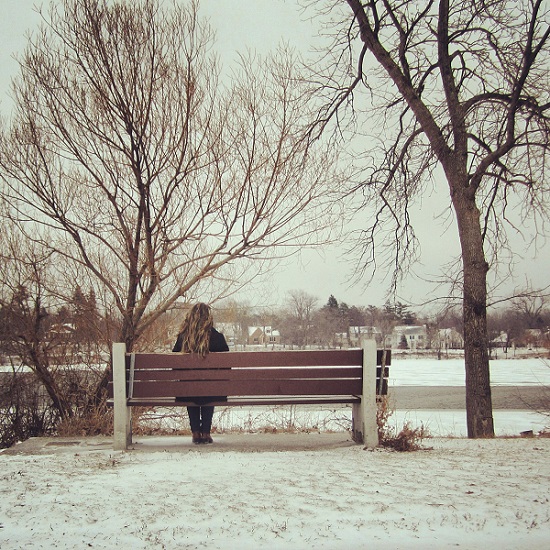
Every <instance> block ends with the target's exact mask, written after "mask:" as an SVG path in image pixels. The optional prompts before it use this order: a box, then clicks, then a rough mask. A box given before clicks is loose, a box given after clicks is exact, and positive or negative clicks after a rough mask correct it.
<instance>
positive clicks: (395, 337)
mask: <svg viewBox="0 0 550 550" xmlns="http://www.w3.org/2000/svg"><path fill="white" fill-rule="evenodd" d="M427 334H428V333H427V331H426V326H425V325H421V326H420V325H419V326H413V325H411V326H409V325H401V326H397V327H395V328H394V329H393V332H392V336H391V347H392V349H399V348H402V347H403V342H406V346H407V347H406V349H411V350H415V349H425V348H426V342H427Z"/></svg>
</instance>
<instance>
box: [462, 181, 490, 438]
mask: <svg viewBox="0 0 550 550" xmlns="http://www.w3.org/2000/svg"><path fill="white" fill-rule="evenodd" d="M455 189H456V188H455ZM453 204H454V207H455V212H456V216H457V222H458V230H459V235H460V243H461V246H462V262H463V277H464V294H463V317H464V355H465V362H466V415H467V425H468V437H470V438H480V437H494V435H495V433H494V426H493V406H492V401H491V383H490V371H489V354H488V344H489V341H488V335H487V272H488V269H489V266H488V264H487V261H486V260H485V254H484V251H483V240H482V232H481V225H480V213H479V209H478V208H477V206H476V203H475V195H474V193H472V192H471V190H469V189H468V188H461V190H460V191H456V192H455V194H454V196H453Z"/></svg>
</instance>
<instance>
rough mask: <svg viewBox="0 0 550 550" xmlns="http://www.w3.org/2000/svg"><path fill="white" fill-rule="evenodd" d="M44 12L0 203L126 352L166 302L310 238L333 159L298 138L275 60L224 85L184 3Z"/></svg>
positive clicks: (97, 0)
mask: <svg viewBox="0 0 550 550" xmlns="http://www.w3.org/2000/svg"><path fill="white" fill-rule="evenodd" d="M59 4H60V5H61V7H57V5H58V3H56V4H52V7H51V10H50V12H49V13H48V14H46V15H43V19H44V25H43V27H42V28H41V30H40V32H39V33H38V34H37V35H35V36H34V37H33V38H32V39H31V41H30V43H29V46H28V48H27V50H26V52H25V54H24V56H23V58H22V59H21V62H20V63H21V76H20V78H19V79H18V81H16V82H15V84H14V95H15V99H16V112H15V113H14V115H13V117H12V122H11V127H10V128H8V129H6V131H5V132H4V133H3V136H2V138H1V143H0V167H1V174H2V181H3V188H2V194H3V198H4V200H5V201H6V202H7V204H9V206H10V208H11V216H12V217H13V218H14V219H16V220H17V221H18V222H19V224H20V226H21V228H22V230H23V231H24V233H25V235H26V238H27V239H29V240H35V241H37V242H40V243H41V244H42V245H43V246H45V247H47V248H49V249H50V250H51V251H53V252H54V253H55V254H56V255H58V256H59V257H61V258H64V259H65V260H66V262H65V265H67V266H68V267H67V269H74V270H75V271H77V270H79V271H82V268H84V269H85V270H86V271H87V273H88V275H89V276H90V277H91V279H92V280H93V282H94V289H95V291H96V293H97V295H98V297H103V296H107V297H108V298H107V303H110V304H112V305H113V304H114V306H115V308H116V310H117V312H118V315H119V316H120V318H121V319H122V325H121V329H120V334H118V335H117V338H118V339H120V340H121V341H124V342H126V344H127V346H128V348H129V349H131V348H132V347H133V346H134V344H135V343H136V341H138V339H139V337H140V335H141V334H142V333H143V332H144V331H145V330H146V329H147V328H148V327H150V326H151V325H152V324H153V323H154V322H155V321H156V320H157V319H158V318H159V316H160V315H162V314H163V312H165V311H166V310H167V309H168V308H169V307H170V306H171V305H172V304H173V303H174V302H175V301H176V300H177V299H178V298H180V297H183V298H184V299H187V300H191V299H194V298H195V297H196V296H197V295H199V294H200V295H201V296H202V297H203V299H206V298H205V296H207V295H215V294H214V293H215V292H217V293H218V294H220V293H221V294H223V292H224V291H225V290H226V289H227V288H228V287H232V286H233V287H234V286H235V284H244V282H246V280H247V276H252V275H250V274H248V271H247V269H248V267H249V265H250V264H249V263H248V262H247V260H250V259H254V260H260V261H261V260H267V259H269V258H270V257H271V256H272V255H273V254H275V252H276V253H277V254H279V255H281V254H288V253H290V252H292V251H293V250H296V248H293V247H297V246H298V245H307V244H313V243H314V242H315V241H316V239H318V238H320V235H322V229H323V226H324V224H326V223H327V217H326V214H327V213H328V211H329V210H330V209H331V208H332V206H330V201H325V198H326V197H327V195H329V194H330V190H331V186H333V184H334V183H335V182H334V181H332V180H331V176H330V172H331V169H330V168H331V165H332V164H333V161H334V159H332V158H331V156H330V154H329V153H328V152H327V151H326V150H325V151H321V150H320V148H319V150H318V152H316V151H315V150H314V149H313V148H312V147H309V146H308V144H307V143H306V142H305V141H303V140H300V139H299V137H300V136H302V135H303V129H304V127H305V125H306V122H307V120H308V117H309V116H310V115H311V113H308V110H307V108H306V106H307V103H306V101H307V96H306V95H305V94H304V89H303V87H301V86H300V85H298V84H297V80H296V79H295V78H294V77H293V70H294V69H293V67H294V66H296V63H295V62H294V61H293V60H292V58H291V56H290V54H287V53H285V52H282V53H281V54H279V55H277V56H275V57H273V58H271V59H270V60H267V61H264V62H261V60H252V61H251V62H249V61H250V60H246V61H243V63H242V67H241V68H240V69H239V70H237V71H235V72H234V75H233V78H232V80H231V82H230V83H229V84H225V83H223V82H221V80H220V78H219V77H218V75H219V73H220V67H219V65H218V62H217V60H216V57H215V56H214V55H213V53H212V50H211V48H212V32H211V30H210V28H209V27H208V25H206V24H205V23H204V22H202V21H201V20H200V18H199V15H198V12H197V9H198V8H197V4H196V3H195V2H191V3H190V4H189V5H188V6H185V7H180V6H178V5H177V4H175V3H174V5H173V7H172V8H171V9H167V8H165V7H164V6H163V5H162V4H161V3H160V2H159V1H157V0H142V1H139V2H131V3H130V2H125V1H121V0H119V1H115V2H111V1H107V0H64V1H63V2H62V3H59ZM285 247H286V248H285ZM247 274H248V275H247Z"/></svg>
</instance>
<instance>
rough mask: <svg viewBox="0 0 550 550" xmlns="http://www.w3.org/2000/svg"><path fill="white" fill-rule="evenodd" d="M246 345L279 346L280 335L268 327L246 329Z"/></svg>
mask: <svg viewBox="0 0 550 550" xmlns="http://www.w3.org/2000/svg"><path fill="white" fill-rule="evenodd" d="M247 343H248V344H250V345H259V344H265V345H267V344H280V343H281V333H280V332H279V331H278V330H275V329H273V328H272V327H270V326H263V327H248V342H247Z"/></svg>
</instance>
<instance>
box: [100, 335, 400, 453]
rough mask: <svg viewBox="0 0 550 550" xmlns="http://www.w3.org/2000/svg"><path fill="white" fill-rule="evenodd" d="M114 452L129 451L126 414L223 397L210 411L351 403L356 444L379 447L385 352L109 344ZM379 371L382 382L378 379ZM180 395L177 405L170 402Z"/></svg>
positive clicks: (370, 346)
mask: <svg viewBox="0 0 550 550" xmlns="http://www.w3.org/2000/svg"><path fill="white" fill-rule="evenodd" d="M112 364H113V369H112V386H111V395H112V399H111V400H110V401H111V403H112V404H113V406H114V448H115V450H124V449H127V448H128V446H129V445H131V444H132V429H131V414H130V412H131V407H175V406H187V405H195V403H193V402H192V401H189V400H185V396H213V395H217V396H227V401H225V400H223V401H221V400H220V401H212V402H209V403H208V404H209V405H210V404H211V405H215V406H223V407H228V406H251V405H305V404H316V405H317V404H318V405H326V404H331V405H332V404H347V403H349V404H351V405H352V432H353V439H354V441H356V442H357V443H363V444H365V445H366V446H367V447H376V446H377V445H378V429H377V422H376V408H377V404H376V396H377V395H385V394H386V393H387V376H388V368H387V367H388V366H389V364H390V352H389V351H382V350H377V349H376V343H375V342H374V340H366V341H365V342H364V344H363V347H362V348H361V349H347V350H315V351H261V352H260V351H258V352H257V351H254V352H250V351H239V352H237V351H230V352H225V353H210V354H208V355H207V356H206V357H201V356H198V355H194V354H185V353H126V346H125V344H120V343H115V344H113V356H112ZM382 372H383V374H384V376H382ZM176 396H178V400H176Z"/></svg>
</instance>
